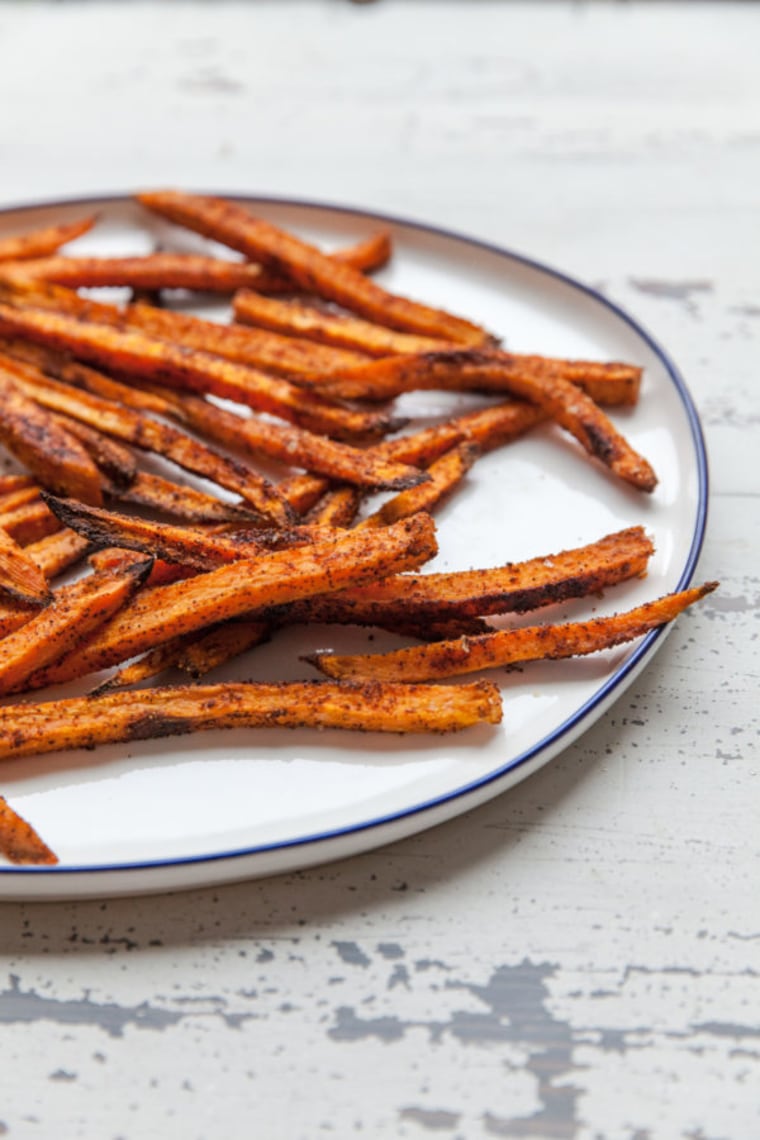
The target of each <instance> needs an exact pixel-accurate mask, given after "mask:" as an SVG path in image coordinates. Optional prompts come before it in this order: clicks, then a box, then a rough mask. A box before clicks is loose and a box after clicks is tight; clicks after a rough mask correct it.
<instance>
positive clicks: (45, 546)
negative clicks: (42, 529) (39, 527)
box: [25, 527, 90, 579]
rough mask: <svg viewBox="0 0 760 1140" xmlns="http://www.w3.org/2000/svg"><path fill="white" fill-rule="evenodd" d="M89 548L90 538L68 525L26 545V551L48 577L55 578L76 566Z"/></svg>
mask: <svg viewBox="0 0 760 1140" xmlns="http://www.w3.org/2000/svg"><path fill="white" fill-rule="evenodd" d="M89 549H90V544H89V542H88V540H87V539H86V538H82V536H81V535H80V534H76V532H75V531H73V530H69V529H68V527H63V528H62V529H61V530H58V531H56V532H54V533H53V534H50V535H48V536H47V537H45V538H42V539H40V540H39V542H34V543H31V544H30V545H29V546H27V547H25V551H26V553H27V554H28V555H29V557H30V558H33V559H34V561H35V562H36V563H37V565H38V566H39V568H40V570H41V571H42V572H43V574H44V575H45V577H46V578H48V579H51V578H55V577H56V576H57V575H58V574H62V573H63V571H64V570H68V569H69V568H70V567H71V566H74V565H75V564H76V563H77V562H79V560H80V559H81V558H83V557H84V555H85V554H86V553H87V551H88V550H89Z"/></svg>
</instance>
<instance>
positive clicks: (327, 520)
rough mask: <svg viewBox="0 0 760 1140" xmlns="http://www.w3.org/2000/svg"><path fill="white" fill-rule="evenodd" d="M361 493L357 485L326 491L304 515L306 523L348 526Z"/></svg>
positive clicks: (357, 505)
mask: <svg viewBox="0 0 760 1140" xmlns="http://www.w3.org/2000/svg"><path fill="white" fill-rule="evenodd" d="M361 499H362V493H361V491H360V490H359V489H358V488H357V487H335V488H333V489H332V490H329V491H326V492H325V494H324V495H322V497H321V499H320V500H319V502H318V503H315V504H314V506H313V507H312V508H311V510H310V511H309V513H308V514H307V515H306V520H305V521H306V522H307V523H315V524H318V525H320V526H336V527H337V526H350V525H351V523H352V522H353V521H354V519H355V518H356V515H357V512H358V510H359V506H360V505H361Z"/></svg>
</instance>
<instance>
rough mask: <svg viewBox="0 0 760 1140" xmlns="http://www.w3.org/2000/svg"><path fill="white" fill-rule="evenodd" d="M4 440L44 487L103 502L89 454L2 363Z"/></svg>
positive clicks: (0, 407) (1, 427)
mask: <svg viewBox="0 0 760 1140" xmlns="http://www.w3.org/2000/svg"><path fill="white" fill-rule="evenodd" d="M0 440H2V442H3V443H4V444H5V446H6V447H7V448H8V450H9V451H11V452H12V453H13V454H14V455H15V456H16V458H17V459H18V460H19V461H20V462H21V463H23V464H24V466H25V467H28V468H29V470H30V471H31V472H32V473H33V474H34V476H35V478H36V479H37V480H38V481H39V482H40V483H41V484H42V486H43V487H47V488H49V490H51V491H55V492H57V493H58V494H63V495H73V496H75V497H76V498H79V499H82V500H83V501H84V502H86V503H95V504H100V503H102V502H103V495H102V493H101V485H100V484H101V480H100V474H99V472H98V469H97V467H96V466H95V464H94V463H93V462H92V460H91V459H90V457H89V455H88V454H87V452H86V451H85V449H84V448H83V447H82V445H81V444H80V443H79V441H78V440H77V439H75V438H74V437H73V436H72V435H71V434H70V433H69V432H67V431H66V430H65V429H64V428H63V427H62V426H61V425H60V424H59V423H57V422H56V421H55V420H54V419H53V417H52V416H51V415H49V414H48V413H47V412H46V411H45V410H44V409H42V408H40V407H38V406H37V405H36V404H35V403H34V402H33V401H32V400H30V399H29V398H28V397H27V395H26V393H25V391H24V389H23V387H22V386H21V385H20V384H18V383H17V382H16V379H15V377H14V375H13V373H12V372H9V371H8V370H7V369H6V368H4V367H3V365H2V362H0Z"/></svg>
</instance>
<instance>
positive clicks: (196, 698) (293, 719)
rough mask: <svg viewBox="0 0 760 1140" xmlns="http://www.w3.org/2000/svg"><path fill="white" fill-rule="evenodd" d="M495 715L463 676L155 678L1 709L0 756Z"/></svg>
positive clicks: (408, 728)
mask: <svg viewBox="0 0 760 1140" xmlns="http://www.w3.org/2000/svg"><path fill="white" fill-rule="evenodd" d="M500 720H501V700H500V697H499V690H498V689H497V688H496V686H495V685H491V684H489V683H488V682H486V681H478V682H475V683H470V684H463V685H436V686H429V685H378V684H369V685H353V684H337V685H336V684H333V683H331V682H329V681H300V682H280V683H279V684H253V683H250V682H249V683H240V684H234V683H227V684H221V685H188V686H176V687H159V688H155V689H146V690H138V691H137V692H130V693H123V692H121V693H114V694H106V695H105V696H100V697H69V698H67V699H64V700H58V701H47V702H42V703H39V704H21V705H8V706H6V707H5V708H4V709H2V710H0V758H2V759H16V758H18V757H20V756H33V755H38V754H40V753H43V752H60V751H62V750H64V749H71V748H87V749H91V748H95V747H97V746H98V745H101V744H109V743H114V742H116V741H130V740H149V739H151V738H154V737H165V736H174V735H180V734H182V733H188V732H203V731H207V730H210V729H218V728H299V727H300V728H340V729H348V730H353V731H358V732H394V733H409V732H426V733H427V732H455V731H458V730H460V729H464V728H469V727H471V726H473V725H476V724H498V723H499V721H500Z"/></svg>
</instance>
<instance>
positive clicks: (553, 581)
mask: <svg viewBox="0 0 760 1140" xmlns="http://www.w3.org/2000/svg"><path fill="white" fill-rule="evenodd" d="M653 550H654V547H653V544H652V542H651V540H650V539H649V538H648V537H647V535H646V534H645V532H644V529H643V527H640V526H634V527H628V528H627V529H625V530H621V531H617V532H616V533H615V534H609V535H606V536H605V537H604V538H602V539H600V540H598V541H597V542H592V543H589V544H588V545H587V546H581V547H577V548H576V549H574V550H565V551H562V552H561V553H559V554H547V555H544V556H543V557H539V558H531V559H529V560H528V561H525V562H513V563H507V565H506V566H497V567H495V568H493V569H489V570H455V571H451V572H444V573H435V574H400V575H396V576H395V577H393V578H388V579H387V580H385V581H382V582H374V583H371V584H370V585H368V586H365V587H364V588H363V589H362V590H344V591H342V592H341V593H340V594H334V595H330V596H329V597H325V598H310V599H308V600H307V601H304V602H294V603H293V604H292V605H291V606H290V607H289V609H288V620H289V621H311V622H315V621H327V622H332V621H346V622H355V623H356V624H357V625H374V624H382V623H383V622H384V621H388V620H391V619H395V620H397V621H401V622H403V621H418V622H419V621H423V620H425V619H428V618H431V619H435V620H437V621H440V620H443V619H448V618H461V617H485V616H487V615H489V614H505V613H525V612H527V611H528V610H533V609H538V608H540V607H542V606H548V605H553V604H556V603H557V602H563V601H566V600H568V599H569V598H582V597H584V596H587V595H588V594H595V593H599V592H600V591H601V590H603V589H606V588H608V587H609V586H614V585H617V584H618V583H620V582H624V581H626V580H628V579H630V578H637V577H642V576H643V575H644V574H645V573H646V569H647V563H648V560H649V558H650V556H651V555H652V553H653Z"/></svg>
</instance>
